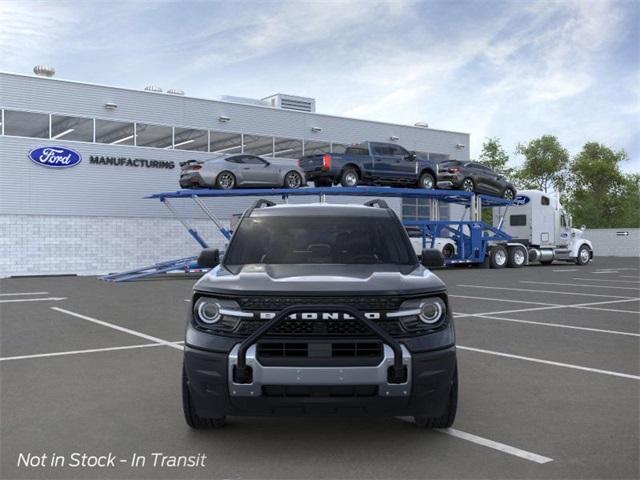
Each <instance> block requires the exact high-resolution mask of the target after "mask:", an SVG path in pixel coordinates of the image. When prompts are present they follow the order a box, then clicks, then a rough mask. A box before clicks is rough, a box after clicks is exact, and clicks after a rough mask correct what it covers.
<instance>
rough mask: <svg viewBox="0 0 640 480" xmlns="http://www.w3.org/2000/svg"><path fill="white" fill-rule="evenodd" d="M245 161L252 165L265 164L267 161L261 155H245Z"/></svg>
mask: <svg viewBox="0 0 640 480" xmlns="http://www.w3.org/2000/svg"><path fill="white" fill-rule="evenodd" d="M243 160H244V161H243V163H248V164H250V165H264V164H265V161H264V160H263V159H261V158H260V157H253V156H247V157H243Z"/></svg>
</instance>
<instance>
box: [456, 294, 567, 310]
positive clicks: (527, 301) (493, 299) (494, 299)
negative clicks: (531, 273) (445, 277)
mask: <svg viewBox="0 0 640 480" xmlns="http://www.w3.org/2000/svg"><path fill="white" fill-rule="evenodd" d="M449 297H453V298H469V299H471V300H489V301H494V302H505V303H528V304H530V305H546V306H551V305H554V306H558V307H562V306H563V305H560V304H553V303H544V302H532V301H530V300H509V299H507V298H490V297H471V296H469V295H451V294H450V295H449Z"/></svg>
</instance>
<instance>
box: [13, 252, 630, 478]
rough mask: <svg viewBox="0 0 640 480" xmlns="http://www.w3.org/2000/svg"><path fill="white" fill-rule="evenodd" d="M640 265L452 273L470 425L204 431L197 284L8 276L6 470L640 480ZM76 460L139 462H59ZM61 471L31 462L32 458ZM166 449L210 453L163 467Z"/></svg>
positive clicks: (608, 262) (292, 425) (268, 424)
mask: <svg viewBox="0 0 640 480" xmlns="http://www.w3.org/2000/svg"><path fill="white" fill-rule="evenodd" d="M639 268H640V265H639V260H638V259H637V258H633V259H631V258H597V259H596V260H595V261H594V262H593V263H592V264H590V265H588V266H584V267H578V266H575V265H568V264H557V265H551V266H532V267H528V268H524V269H519V270H514V269H506V270H486V269H466V268H463V269H451V270H442V271H438V272H437V273H438V275H440V276H441V277H442V278H443V279H444V280H445V282H446V283H447V284H448V286H449V291H450V294H451V298H452V304H453V307H454V311H455V312H456V320H455V321H456V330H457V335H458V345H459V351H458V359H459V373H460V401H459V407H458V416H457V419H456V422H455V424H454V428H453V429H449V430H446V431H427V430H421V429H418V428H416V427H415V426H414V425H412V424H411V423H410V422H409V421H407V420H406V419H398V418H373V419H372V418H347V419H345V418H336V419H332V418H329V419H327V418H231V419H229V421H228V424H227V426H226V427H225V428H224V429H222V430H217V431H209V432H194V431H191V430H190V429H189V428H188V427H187V426H186V424H185V423H184V421H183V418H182V411H181V400H180V371H181V352H180V349H181V345H180V343H178V342H181V341H182V339H183V338H182V335H183V329H184V322H185V314H186V312H187V308H188V304H187V302H185V299H187V298H188V297H189V294H190V290H191V286H192V284H193V283H194V281H195V278H194V277H191V278H184V277H182V278H179V277H165V278H161V279H154V280H148V281H140V282H134V283H124V284H123V283H121V284H112V283H106V282H103V281H100V280H97V279H95V278H90V277H43V278H14V279H4V280H2V281H0V309H1V310H0V314H1V320H0V328H1V331H0V332H1V334H0V408H1V410H0V432H1V439H0V441H1V443H0V465H1V469H2V470H1V476H2V478H80V477H83V478H155V477H162V478H454V477H464V478H506V477H508V478H638V476H639V474H640V472H639V465H638V451H639V424H640V412H639V408H640V407H639V405H640V402H639V386H640V353H639V341H640V278H639V274H640V270H639ZM73 452H79V453H87V454H92V455H103V454H107V453H108V452H111V453H113V454H114V455H115V456H117V457H118V459H125V460H127V459H131V456H132V455H133V454H137V455H139V456H144V457H145V458H147V462H146V464H145V466H144V467H143V466H134V465H131V463H132V462H131V461H124V462H120V461H119V460H117V461H116V462H115V466H109V467H104V468H99V467H94V468H91V467H77V468H72V467H70V466H69V465H66V466H64V467H62V466H58V467H52V466H50V465H49V464H48V463H47V462H49V463H50V459H51V458H55V455H62V456H65V458H67V459H68V458H69V456H70V455H71V454H72V453H73ZM29 453H30V454H32V461H33V462H35V460H34V459H33V457H34V456H36V455H42V454H47V455H48V459H47V460H45V462H44V463H45V466H30V467H27V466H24V465H21V466H18V460H19V457H20V454H23V455H27V454H29ZM153 453H162V454H166V455H194V456H195V455H198V454H205V455H206V461H205V466H193V467H171V466H167V465H166V464H165V465H164V466H162V467H160V466H156V467H154V466H153V465H152V462H151V458H152V454H153Z"/></svg>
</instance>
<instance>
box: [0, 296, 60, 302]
mask: <svg viewBox="0 0 640 480" xmlns="http://www.w3.org/2000/svg"><path fill="white" fill-rule="evenodd" d="M66 299H67V297H46V298H11V299H8V300H0V303H22V302H59V301H60V300H66Z"/></svg>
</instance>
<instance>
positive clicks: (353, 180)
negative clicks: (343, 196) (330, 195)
mask: <svg viewBox="0 0 640 480" xmlns="http://www.w3.org/2000/svg"><path fill="white" fill-rule="evenodd" d="M359 182H360V177H359V175H358V172H357V171H356V170H355V169H354V168H345V169H344V170H343V171H342V175H340V185H342V186H343V187H356V186H358V183H359Z"/></svg>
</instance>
